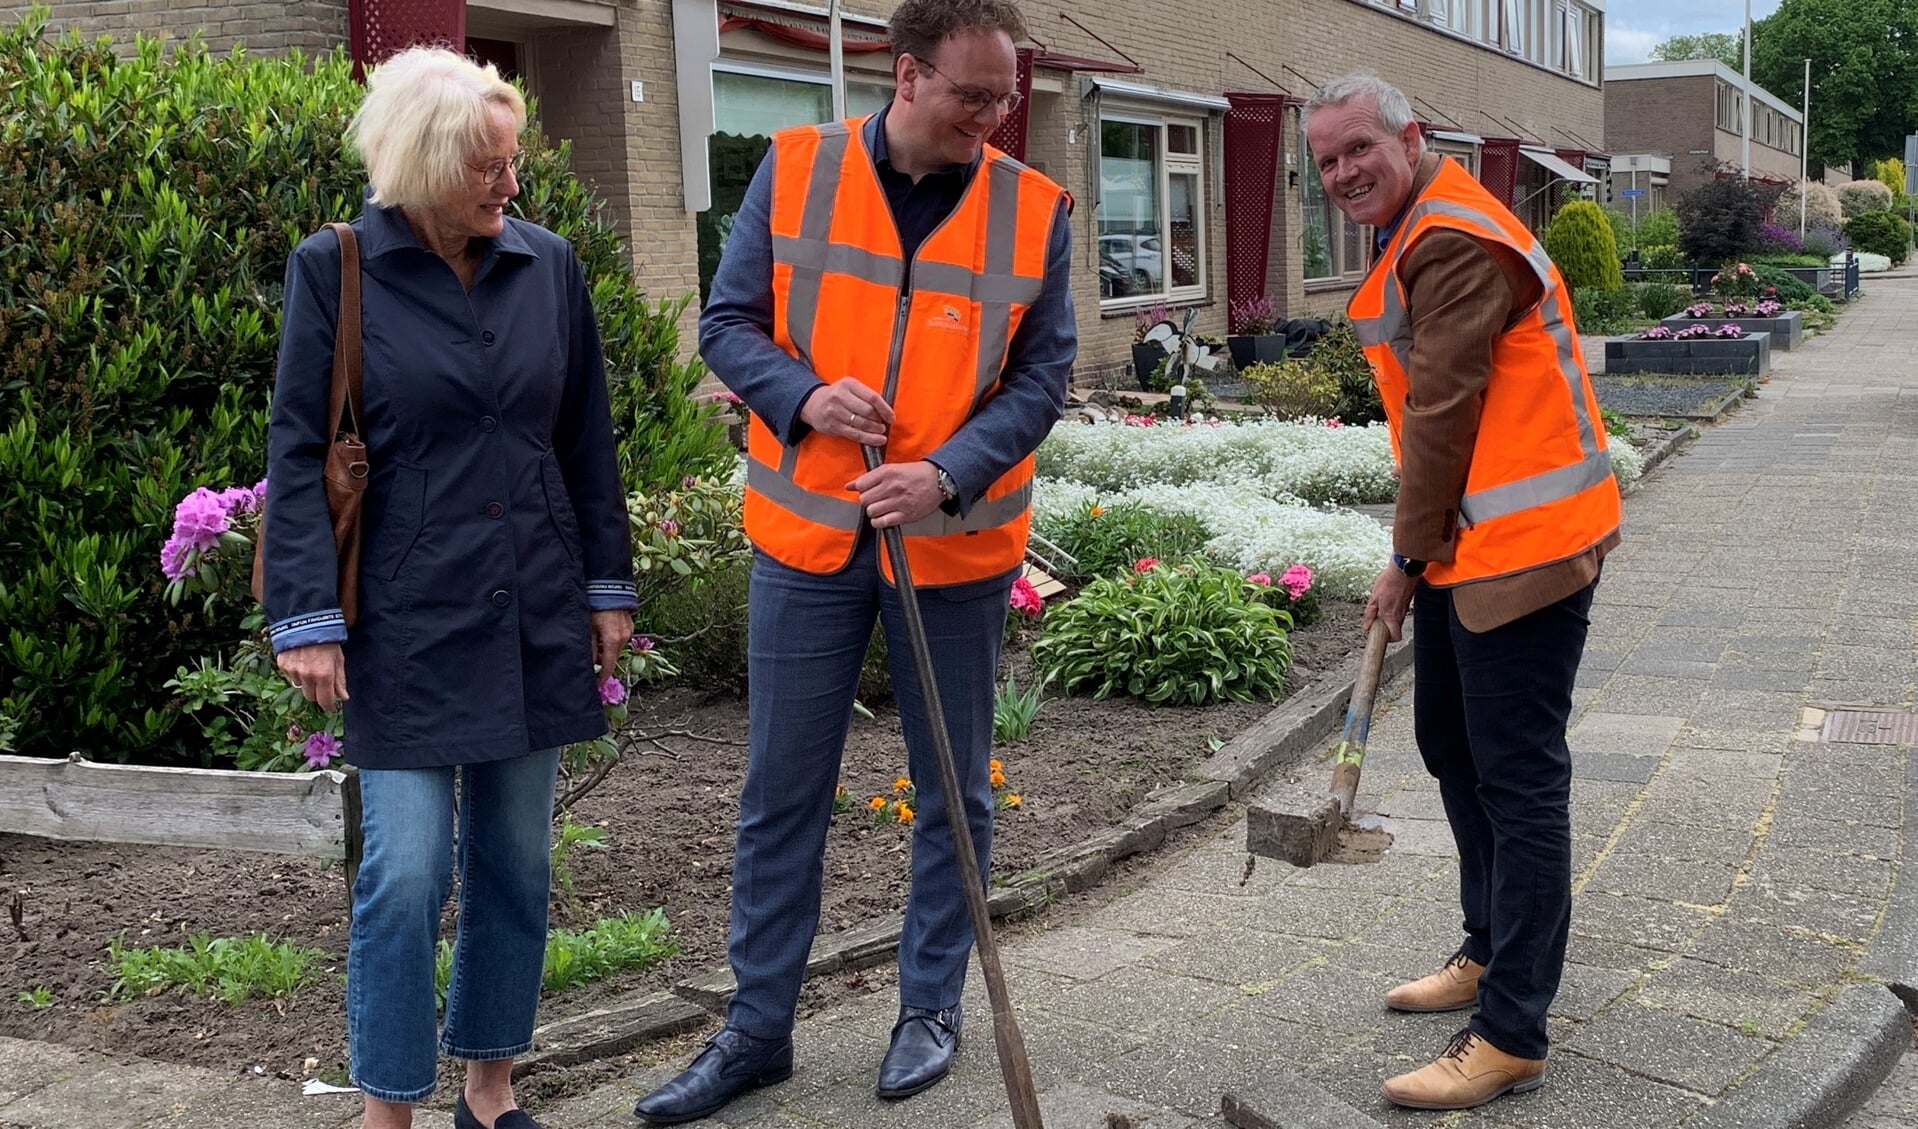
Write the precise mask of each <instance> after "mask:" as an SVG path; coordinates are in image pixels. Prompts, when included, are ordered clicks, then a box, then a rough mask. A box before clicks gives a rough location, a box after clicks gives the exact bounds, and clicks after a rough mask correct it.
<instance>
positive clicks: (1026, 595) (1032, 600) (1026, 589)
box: [1011, 576, 1046, 618]
mask: <svg viewBox="0 0 1918 1129" xmlns="http://www.w3.org/2000/svg"><path fill="white" fill-rule="evenodd" d="M1011 603H1012V610H1013V611H1015V612H1018V613H1019V614H1020V615H1023V616H1026V617H1028V618H1030V617H1032V616H1036V615H1038V614H1039V612H1040V611H1041V610H1043V609H1044V608H1045V606H1046V602H1045V600H1044V599H1043V598H1041V597H1040V595H1039V590H1038V589H1037V588H1034V587H1033V586H1032V581H1030V580H1027V579H1026V578H1025V577H1023V576H1022V577H1020V578H1019V579H1017V580H1015V581H1013V582H1012V598H1011Z"/></svg>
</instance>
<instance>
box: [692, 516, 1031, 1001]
mask: <svg viewBox="0 0 1918 1129" xmlns="http://www.w3.org/2000/svg"><path fill="white" fill-rule="evenodd" d="M878 541H879V538H878V536H877V535H875V534H872V533H870V532H868V533H866V534H864V535H862V537H861V541H860V545H859V548H858V550H857V551H856V552H855V553H854V555H853V560H852V563H851V564H850V565H848V566H847V567H846V568H845V569H844V570H842V571H840V572H837V573H834V574H832V575H830V576H821V575H817V574H814V573H807V572H800V571H798V570H796V569H791V568H787V567H786V566H784V565H782V564H780V563H779V562H777V561H774V560H772V559H771V558H769V557H767V556H766V555H765V554H763V553H762V554H760V555H759V557H758V559H757V560H755V561H754V562H753V576H752V594H751V601H750V608H749V611H748V616H747V619H748V633H747V647H748V653H747V678H748V682H749V695H750V713H751V722H750V733H749V743H750V746H751V748H750V750H749V757H748V762H747V769H746V784H745V787H744V788H743V789H742V790H741V792H740V797H739V840H738V846H737V850H736V852H735V854H734V858H733V913H732V937H731V941H730V945H729V948H728V954H729V956H730V957H731V959H732V966H733V974H734V976H735V977H736V978H737V979H738V982H739V988H738V991H737V992H736V993H735V994H734V995H733V998H732V1002H731V1004H730V1005H729V1007H728V1009H727V1022H728V1023H729V1024H730V1025H731V1026H733V1027H736V1028H738V1029H740V1030H742V1031H744V1032H745V1033H746V1034H748V1035H751V1036H754V1037H756V1038H761V1039H783V1038H785V1037H786V1036H787V1035H788V1034H790V1033H791V1031H792V1027H793V1018H794V1012H795V1009H796V1008H797V1006H798V1002H799V986H800V982H801V981H802V980H803V979H804V978H805V970H806V956H807V953H808V952H809V951H810V949H811V947H812V940H813V934H814V933H815V932H816V931H817V930H818V927H819V892H820V884H821V880H822V872H823V869H824V865H825V844H826V828H827V826H828V825H829V824H830V823H831V822H832V801H833V792H834V790H835V789H836V787H837V786H838V782H839V761H840V754H841V753H842V752H843V751H844V749H845V744H846V728H847V726H848V724H850V722H851V720H852V703H853V697H854V695H855V693H856V692H857V690H858V687H859V668H860V665H861V663H862V662H863V661H864V659H865V655H866V646H867V643H868V642H869V641H870V640H871V638H872V629H873V623H874V621H875V619H877V620H878V622H880V623H881V624H883V625H884V627H885V631H886V646H887V650H888V652H889V654H890V656H891V663H892V688H893V694H894V695H895V697H896V699H897V702H898V706H899V717H900V721H901V723H902V725H903V726H904V728H905V736H906V754H907V764H908V775H909V776H910V777H911V778H912V782H913V784H914V786H915V790H916V792H917V794H918V807H917V818H916V819H915V820H914V822H913V829H912V891H911V893H910V895H908V897H907V900H906V919H905V926H904V931H903V933H902V934H901V936H900V939H899V1000H900V1003H902V1004H904V1005H906V1006H908V1007H924V1008H946V1007H951V1006H952V1005H954V1004H956V1003H958V1002H959V993H960V990H961V989H962V988H963V987H964V986H965V978H966V955H967V953H968V952H970V950H971V948H972V925H971V922H969V921H968V920H967V918H966V906H965V895H964V892H963V890H962V889H961V888H960V885H959V872H958V863H957V861H956V858H955V856H954V853H953V844H952V832H951V830H950V829H949V828H948V827H947V824H946V804H945V798H944V796H943V795H942V794H941V791H940V788H939V770H938V768H937V767H936V761H935V760H934V753H933V748H932V741H931V737H930V729H929V727H928V725H927V721H926V710H925V699H924V697H923V696H922V694H921V693H920V687H919V674H918V671H917V668H915V667H914V665H913V660H912V646H911V643H910V642H909V641H908V640H907V638H906V629H905V620H904V616H903V613H902V611H901V608H900V605H899V593H898V590H897V589H895V588H893V587H892V586H891V585H889V584H887V583H886V582H885V580H884V579H883V578H882V577H881V576H880V574H879V560H878V555H877V553H878V550H877V549H876V545H877V543H878ZM1011 589H1012V575H1011V574H1010V573H1008V574H1007V575H1005V576H1003V577H995V578H993V579H991V580H984V581H979V582H977V583H973V584H963V585H955V586H952V587H947V588H931V589H921V590H920V591H919V606H920V612H921V616H922V618H923V619H924V621H925V625H926V635H927V640H928V642H929V644H930V648H931V651H932V654H933V665H934V667H935V671H936V674H937V677H938V682H939V698H940V704H941V705H942V706H943V707H944V708H945V714H946V729H947V733H948V735H949V736H950V738H951V741H952V755H953V762H954V767H955V768H956V769H957V771H958V774H959V782H960V789H961V791H962V792H963V793H964V795H965V809H966V818H967V825H968V827H969V828H970V829H971V832H972V843H973V848H974V850H975V852H976V854H977V855H978V860H979V873H980V875H981V877H982V878H983V876H984V875H986V874H987V873H988V872H989V868H988V860H989V859H990V857H991V852H992V784H991V780H990V777H991V769H990V762H991V759H992V698H993V690H994V688H995V685H996V681H997V678H998V670H999V647H1000V644H1001V643H1002V642H1003V641H1004V638H1005V626H1006V598H1007V595H1008V593H1010V591H1011Z"/></svg>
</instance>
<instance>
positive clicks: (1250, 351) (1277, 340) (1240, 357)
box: [1225, 333, 1285, 369]
mask: <svg viewBox="0 0 1918 1129" xmlns="http://www.w3.org/2000/svg"><path fill="white" fill-rule="evenodd" d="M1225 347H1226V348H1227V349H1228V350H1230V351H1231V353H1232V366H1233V367H1234V368H1238V369H1245V368H1249V367H1251V366H1252V365H1255V364H1263V363H1264V362H1266V361H1282V360H1284V359H1285V334H1283V333H1260V334H1253V335H1245V334H1237V333H1235V334H1233V335H1232V336H1230V337H1228V338H1226V339H1225Z"/></svg>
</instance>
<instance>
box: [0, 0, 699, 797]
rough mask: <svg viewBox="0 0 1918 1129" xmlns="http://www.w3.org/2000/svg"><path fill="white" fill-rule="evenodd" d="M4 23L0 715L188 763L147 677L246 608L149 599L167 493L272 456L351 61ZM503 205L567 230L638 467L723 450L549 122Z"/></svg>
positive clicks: (17, 724)
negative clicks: (165, 48)
mask: <svg viewBox="0 0 1918 1129" xmlns="http://www.w3.org/2000/svg"><path fill="white" fill-rule="evenodd" d="M45 21H46V13H45V11H44V9H42V10H38V11H35V12H34V13H32V14H30V15H29V16H27V17H26V18H25V19H24V20H22V21H21V22H19V23H17V24H16V25H14V26H13V27H11V28H7V29H4V30H0V95H4V97H3V98H0V169H4V170H6V175H5V176H3V177H0V365H3V366H4V369H3V370H0V371H4V381H0V622H4V624H5V629H4V630H5V637H4V640H0V730H6V729H11V730H13V731H14V736H13V743H14V744H15V745H17V746H18V748H19V749H20V751H22V752H26V753H30V754H41V755H60V754H64V753H66V752H69V751H72V750H75V749H78V750H82V751H84V752H86V753H88V754H89V755H91V756H94V757H102V758H107V759H116V760H126V759H140V760H148V761H154V760H158V761H174V762H187V763H195V762H199V761H201V760H203V757H202V755H201V753H200V751H199V749H198V747H197V744H196V742H195V741H194V739H193V738H192V737H191V736H190V732H191V728H192V727H190V726H189V727H186V728H184V729H181V730H179V731H178V733H176V731H175V722H176V721H177V720H178V713H177V703H175V702H174V701H172V700H171V699H170V698H169V697H168V695H167V692H166V691H165V690H164V689H163V685H164V683H165V682H166V681H167V679H168V678H170V677H172V676H173V674H174V673H175V671H176V670H177V669H178V668H180V667H181V666H183V665H191V664H192V663H193V662H194V661H195V660H197V659H198V658H200V657H202V656H209V655H218V654H222V653H224V652H226V651H227V650H229V649H230V648H231V646H232V645H233V643H234V642H235V641H236V640H237V639H239V638H240V637H241V634H242V632H241V627H240V620H241V617H242V615H243V614H244V611H245V609H244V608H241V607H231V606H221V607H217V608H208V607H203V606H189V605H182V606H180V607H172V606H169V605H168V604H167V603H166V601H165V600H164V599H163V584H162V579H161V576H160V573H159V569H158V557H159V550H160V546H161V544H162V543H163V542H164V541H165V540H166V538H167V535H168V533H169V531H170V527H171V523H172V514H173V507H174V505H175V503H176V502H177V501H178V500H179V499H180V498H181V497H182V496H184V495H185V494H186V493H188V492H189V491H191V490H192V489H194V488H195V487H198V486H212V487H215V488H219V487H224V486H227V485H231V484H235V483H242V484H251V483H252V482H254V481H255V480H257V479H258V478H259V477H260V475H261V474H262V472H263V467H264V465H265V434H266V411H267V406H268V400H269V397H270V395H271V390H272V387H273V367H274V353H275V348H276V344H277V337H278V332H279V304H280V287H281V279H282V277H283V273H284V270H285V264H286V257H287V254H288V251H289V250H290V248H291V247H292V245H293V244H294V243H296V242H297V241H299V240H300V239H301V238H303V237H304V236H306V235H307V234H308V233H310V232H312V231H313V230H315V229H317V228H318V227H319V226H320V225H322V224H324V223H326V222H328V221H332V220H338V219H347V218H351V217H352V216H353V215H355V214H357V213H358V212H359V210H360V200H361V193H362V177H361V173H360V170H359V168H358V167H357V163H356V161H355V160H354V159H353V158H351V157H350V156H348V155H347V154H346V153H345V151H344V150H343V148H342V145H341V134H342V132H343V130H344V128H345V126H346V123H347V121H348V120H349V118H350V116H351V114H352V112H353V110H354V108H355V107H356V106H357V105H358V102H359V98H360V94H361V88H360V87H359V86H358V85H356V84H355V83H354V82H353V81H352V78H351V67H350V64H349V62H348V61H347V59H346V58H345V57H344V55H343V54H341V53H335V54H333V55H330V56H328V57H326V58H324V59H320V60H317V61H311V62H309V61H307V60H304V59H301V58H299V57H297V56H295V57H293V58H287V59H266V58H252V57H247V56H245V55H243V54H241V53H239V52H235V53H233V54H231V55H227V56H223V57H219V58H214V57H211V56H209V55H207V54H206V53H205V51H204V50H202V49H200V48H199V47H197V46H189V47H185V48H182V49H181V50H179V51H178V52H177V53H176V54H175V55H173V56H172V57H171V58H168V57H166V56H165V55H164V54H163V52H162V48H161V45H160V43H159V42H158V41H156V40H151V39H142V40H140V41H138V43H137V44H136V46H135V49H134V53H133V54H132V55H131V57H128V58H124V59H121V58H116V57H115V54H114V52H113V50H112V49H111V48H110V46H109V45H108V44H107V43H106V42H105V41H104V40H101V41H95V42H86V41H82V40H81V39H79V38H78V37H77V36H72V35H69V36H67V37H64V38H59V39H55V38H53V37H50V36H48V35H46V34H44V26H45ZM522 143H523V144H524V146H525V148H526V149H527V153H528V159H527V165H526V172H525V174H524V176H523V181H522V183H523V185H524V189H523V191H522V194H521V196H520V197H519V199H518V201H517V202H516V205H515V210H516V211H517V212H518V213H519V214H521V215H523V216H524V217H526V218H528V219H531V220H534V221H535V222H539V223H542V224H544V225H546V226H547V227H549V228H552V229H553V230H555V231H557V232H559V233H561V234H562V235H565V236H567V237H568V238H570V239H571V240H572V241H573V243H574V245H575V246H576V247H577V248H578V251H579V255H580V258H581V261H582V263H583V265H584V267H585V270H586V273H587V277H588V279H589V281H590V283H591V286H592V288H593V296H594V300H595V302H596V303H597V305H598V309H599V315H600V322H601V329H602V332H603V334H604V338H605V351H606V358H607V362H608V366H609V368H610V369H611V371H612V372H613V374H614V380H613V401H614V411H615V416H616V420H617V424H618V426H619V428H620V430H621V437H620V439H621V445H620V454H621V461H622V464H623V469H624V471H625V473H626V475H627V478H628V480H629V482H630V483H631V484H632V485H633V486H634V487H635V488H638V487H641V486H645V485H647V484H664V483H668V482H671V483H677V481H678V480H679V478H680V477H681V476H682V475H684V474H689V473H695V472H700V471H712V470H717V469H719V468H721V467H722V466H725V465H727V463H728V460H730V458H731V453H730V451H729V450H728V448H727V446H726V443H725V436H724V433H723V431H722V429H721V428H719V427H718V426H717V425H716V424H713V423H712V422H711V421H710V420H709V419H708V418H707V417H708V415H709V409H707V408H705V407H701V406H696V405H694V404H693V403H692V402H691V400H690V399H689V398H688V395H687V394H688V393H689V392H690V391H691V389H692V387H693V386H694V385H695V384H696V383H697V382H698V381H699V380H700V378H701V377H702V375H703V373H702V371H701V370H700V369H699V368H698V367H697V366H696V365H682V364H679V363H677V361H676V359H675V357H676V354H677V352H678V337H677V330H676V328H675V324H676V323H675V315H676V313H677V311H678V309H679V307H678V306H677V305H673V304H667V305H660V306H655V305H654V304H652V303H650V302H649V301H648V300H647V298H646V297H645V295H644V294H643V293H642V292H641V291H640V289H639V288H638V286H637V285H636V284H635V283H634V281H633V279H632V272H631V260H630V258H629V256H628V253H627V251H626V249H625V248H624V246H623V245H622V243H621V241H620V239H619V237H618V235H617V234H616V233H615V232H614V231H613V230H612V229H611V228H610V227H609V226H608V225H607V223H606V222H605V221H604V220H603V219H602V217H601V214H600V205H599V203H598V202H597V201H595V200H594V199H593V197H592V196H591V194H590V192H589V191H588V189H587V188H586V187H585V186H584V185H583V184H581V183H580V182H579V181H578V180H576V179H575V178H574V177H573V176H572V175H571V174H570V172H569V171H568V170H567V163H568V154H567V150H566V147H565V146H564V145H561V146H557V147H556V146H553V145H551V144H548V143H547V142H546V141H545V140H544V139H543V138H542V137H540V136H539V135H538V130H537V128H536V127H529V129H528V131H527V136H526V137H525V138H523V140H522Z"/></svg>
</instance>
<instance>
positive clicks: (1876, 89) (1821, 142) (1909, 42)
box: [1752, 0, 1918, 165]
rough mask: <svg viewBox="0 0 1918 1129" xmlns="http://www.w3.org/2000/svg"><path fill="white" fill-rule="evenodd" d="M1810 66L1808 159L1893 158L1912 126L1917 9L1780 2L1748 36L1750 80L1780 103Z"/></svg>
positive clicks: (1868, 1)
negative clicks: (1779, 99)
mask: <svg viewBox="0 0 1918 1129" xmlns="http://www.w3.org/2000/svg"><path fill="white" fill-rule="evenodd" d="M1806 59H1810V60H1811V110H1812V112H1811V129H1810V136H1809V143H1808V145H1807V151H1808V153H1809V155H1810V157H1811V159H1812V160H1813V161H1817V162H1819V163H1821V164H1827V165H1839V164H1844V163H1846V162H1848V161H1850V160H1852V159H1853V158H1860V159H1866V160H1869V159H1871V158H1874V157H1886V156H1891V155H1894V154H1897V153H1901V152H1902V151H1903V148H1904V137H1905V134H1907V133H1910V132H1913V130H1914V128H1918V4H1912V3H1910V0H1783V3H1781V4H1780V5H1779V6H1778V10H1777V11H1776V12H1773V13H1772V14H1771V15H1770V16H1767V17H1766V18H1764V19H1762V20H1760V21H1758V22H1757V24H1756V25H1755V26H1754V28H1753V31H1752V78H1753V79H1754V80H1756V81H1757V83H1758V84H1759V85H1760V86H1762V87H1764V88H1765V89H1766V90H1769V91H1771V92H1772V93H1773V94H1776V95H1778V96H1779V97H1781V98H1783V99H1784V100H1785V101H1787V102H1791V103H1796V102H1797V101H1798V100H1799V97H1800V95H1801V92H1802V90H1803V87H1804V77H1805V60H1806Z"/></svg>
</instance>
